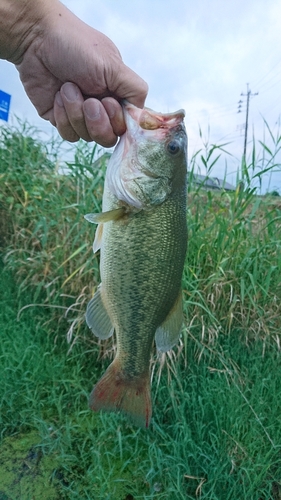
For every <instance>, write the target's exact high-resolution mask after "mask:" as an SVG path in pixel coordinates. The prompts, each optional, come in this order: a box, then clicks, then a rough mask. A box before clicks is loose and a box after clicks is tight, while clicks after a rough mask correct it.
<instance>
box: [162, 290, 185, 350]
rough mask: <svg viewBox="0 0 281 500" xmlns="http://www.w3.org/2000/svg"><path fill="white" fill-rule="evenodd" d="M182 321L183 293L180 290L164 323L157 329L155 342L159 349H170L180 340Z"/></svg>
mask: <svg viewBox="0 0 281 500" xmlns="http://www.w3.org/2000/svg"><path fill="white" fill-rule="evenodd" d="M182 323H183V311H182V293H181V291H180V293H179V295H178V298H177V300H176V302H175V304H174V306H173V307H172V309H171V311H170V312H169V314H168V316H167V317H166V319H165V321H163V323H162V325H160V326H159V327H158V328H157V330H156V333H155V342H156V347H157V349H158V350H159V351H161V352H166V351H169V350H170V349H172V347H173V346H174V345H175V344H176V343H177V342H178V340H179V336H180V332H181V327H182Z"/></svg>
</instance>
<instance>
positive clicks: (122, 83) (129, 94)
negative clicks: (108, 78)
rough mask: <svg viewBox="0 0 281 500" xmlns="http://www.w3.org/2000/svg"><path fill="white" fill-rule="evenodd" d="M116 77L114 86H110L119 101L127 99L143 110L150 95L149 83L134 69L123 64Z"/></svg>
mask: <svg viewBox="0 0 281 500" xmlns="http://www.w3.org/2000/svg"><path fill="white" fill-rule="evenodd" d="M114 76H115V81H114V84H113V85H111V86H109V85H108V87H109V89H110V90H111V89H112V91H113V93H114V94H115V96H116V97H117V98H118V99H127V101H129V102H130V103H132V104H134V105H135V106H137V107H138V108H143V106H144V103H145V99H146V96H147V93H148V85H147V83H146V82H145V81H144V80H143V79H142V78H141V77H140V76H138V75H137V74H136V73H135V72H134V71H133V70H132V69H130V68H129V67H128V66H126V65H125V64H122V65H121V67H120V68H119V71H118V73H117V74H115V75H114Z"/></svg>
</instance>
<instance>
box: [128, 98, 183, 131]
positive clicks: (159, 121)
mask: <svg viewBox="0 0 281 500" xmlns="http://www.w3.org/2000/svg"><path fill="white" fill-rule="evenodd" d="M123 107H124V110H125V120H126V115H129V117H131V118H132V119H133V120H134V121H135V122H136V123H138V125H139V127H140V128H141V129H143V130H157V129H166V130H170V129H172V128H176V127H178V126H179V125H181V124H182V123H183V120H184V117H185V111H184V109H179V110H178V111H175V112H173V113H157V112H155V111H153V110H152V109H150V108H144V109H140V108H137V107H136V106H134V105H133V104H130V103H129V102H124V103H123ZM127 125H128V123H127Z"/></svg>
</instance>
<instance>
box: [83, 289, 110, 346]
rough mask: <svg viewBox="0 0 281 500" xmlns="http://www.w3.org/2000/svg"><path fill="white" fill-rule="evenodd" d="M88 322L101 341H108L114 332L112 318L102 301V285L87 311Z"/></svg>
mask: <svg viewBox="0 0 281 500" xmlns="http://www.w3.org/2000/svg"><path fill="white" fill-rule="evenodd" d="M86 322H87V325H88V327H89V328H91V330H92V332H93V334H94V335H95V336H96V337H98V338H99V339H103V340H105V339H108V338H109V337H111V335H112V334H113V332H114V328H113V326H112V324H111V320H110V317H109V316H108V313H107V310H106V308H105V306H104V304H103V301H102V284H100V285H99V287H98V289H97V291H96V293H95V295H94V296H93V298H92V299H91V300H90V302H89V304H88V306H87V310H86Z"/></svg>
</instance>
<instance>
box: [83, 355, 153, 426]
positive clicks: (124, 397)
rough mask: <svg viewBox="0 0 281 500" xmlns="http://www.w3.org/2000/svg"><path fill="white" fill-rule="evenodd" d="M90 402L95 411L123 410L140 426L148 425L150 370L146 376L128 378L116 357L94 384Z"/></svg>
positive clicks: (149, 412)
mask: <svg viewBox="0 0 281 500" xmlns="http://www.w3.org/2000/svg"><path fill="white" fill-rule="evenodd" d="M89 404H90V408H91V409H92V410H93V411H99V410H104V411H121V412H122V413H124V414H125V415H126V416H127V417H129V419H130V420H131V421H132V422H133V423H134V424H135V425H137V426H138V427H148V426H149V423H150V419H151V397H150V380H149V372H148V373H147V375H145V376H144V377H139V378H134V379H128V378H126V377H125V376H124V374H123V373H122V370H121V368H120V363H119V361H118V359H115V360H114V361H113V363H111V365H110V366H109V367H108V369H107V370H106V372H105V374H104V375H103V376H102V378H101V379H100V380H99V381H98V383H97V384H96V385H95V386H94V388H93V390H92V392H91V395H90V402H89Z"/></svg>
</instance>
